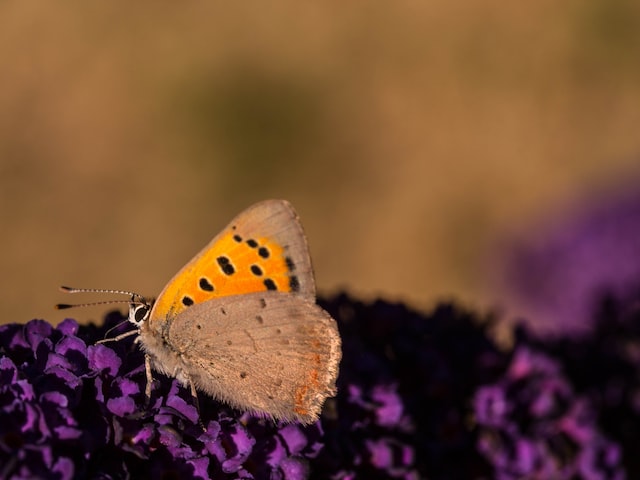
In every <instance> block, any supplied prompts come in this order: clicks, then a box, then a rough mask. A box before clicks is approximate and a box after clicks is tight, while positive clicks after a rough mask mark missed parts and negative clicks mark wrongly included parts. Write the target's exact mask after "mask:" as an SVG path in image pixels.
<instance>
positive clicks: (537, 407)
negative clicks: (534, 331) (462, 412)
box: [474, 346, 625, 480]
mask: <svg viewBox="0 0 640 480" xmlns="http://www.w3.org/2000/svg"><path fill="white" fill-rule="evenodd" d="M474 409H475V414H476V415H475V418H476V422H477V424H478V427H479V435H478V449H479V450H480V451H481V452H482V453H483V454H484V455H485V456H486V457H487V459H488V460H489V461H490V462H491V463H492V464H493V466H494V468H495V477H496V478H500V479H505V480H508V479H519V478H532V479H535V478H540V479H546V478H557V479H563V478H566V479H573V478H588V479H623V478H625V473H624V470H623V469H622V468H621V467H620V454H621V451H620V447H619V446H618V445H617V444H616V443H614V442H612V441H610V440H608V439H607V438H606V437H605V436H604V435H603V434H602V433H601V432H600V430H599V428H598V425H597V421H596V420H597V419H596V416H595V413H594V410H593V406H592V405H591V404H590V403H589V401H588V400H587V399H586V398H584V397H580V396H577V395H575V394H574V391H573V388H572V387H571V385H570V383H569V381H568V380H567V379H566V377H565V376H564V374H563V372H562V369H561V368H560V365H559V364H558V363H557V362H556V361H554V360H553V359H551V358H550V357H548V356H547V355H546V354H544V353H542V352H537V351H535V350H532V349H531V348H529V347H526V346H520V347H519V348H518V349H517V350H515V352H514V354H513V357H512V360H511V364H510V365H509V367H508V369H507V371H506V373H505V375H504V376H503V378H502V379H501V380H499V381H498V382H496V383H494V384H491V385H486V386H483V387H480V388H479V389H478V391H477V392H476V395H475V398H474Z"/></svg>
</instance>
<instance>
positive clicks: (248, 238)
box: [150, 200, 315, 322]
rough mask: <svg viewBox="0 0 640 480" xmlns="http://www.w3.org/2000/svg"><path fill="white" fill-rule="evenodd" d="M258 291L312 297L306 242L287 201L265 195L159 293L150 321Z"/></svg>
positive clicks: (238, 217) (313, 294)
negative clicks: (193, 306) (222, 299)
mask: <svg viewBox="0 0 640 480" xmlns="http://www.w3.org/2000/svg"><path fill="white" fill-rule="evenodd" d="M261 291H278V292H287V293H295V294H299V295H301V296H303V297H305V298H307V299H311V300H315V283H314V279H313V269H312V267H311V260H310V258H309V252H308V247H307V241H306V238H305V235H304V232H303V230H302V226H301V225H300V222H299V220H298V216H297V214H296V213H295V211H294V210H293V207H291V205H290V204H289V203H288V202H286V201H284V200H267V201H264V202H261V203H258V204H256V205H254V206H253V207H250V208H249V209H247V210H245V211H244V212H242V213H241V214H240V215H238V216H237V217H236V218H235V219H233V221H232V222H231V223H230V224H229V225H228V226H227V227H226V228H225V229H224V230H223V231H222V232H221V233H220V234H219V235H218V236H216V237H215V238H214V239H213V240H212V241H211V242H210V243H209V244H208V245H207V246H206V247H205V248H204V249H203V250H202V251H201V252H200V253H198V255H196V256H195V257H194V258H193V259H192V260H191V261H190V262H189V263H188V264H187V265H185V267H184V268H183V269H182V270H180V271H179V272H178V273H177V274H176V275H175V276H174V277H173V279H172V280H171V281H170V282H169V283H168V284H167V286H166V287H165V288H164V290H163V291H162V293H161V294H160V295H159V297H158V299H157V301H156V303H155V304H154V306H153V310H152V312H151V317H150V321H151V322H153V321H154V320H165V319H168V318H172V317H174V316H175V315H177V314H179V313H180V312H182V311H184V310H185V309H186V308H188V307H189V306H191V305H193V304H196V303H202V302H205V301H207V300H211V299H214V298H218V297H222V296H229V295H240V294H246V293H253V292H261Z"/></svg>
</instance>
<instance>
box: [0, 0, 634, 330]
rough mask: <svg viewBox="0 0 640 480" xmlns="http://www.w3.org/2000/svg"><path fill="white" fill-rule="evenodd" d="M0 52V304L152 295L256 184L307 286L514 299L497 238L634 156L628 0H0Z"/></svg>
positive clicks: (538, 220)
mask: <svg viewBox="0 0 640 480" xmlns="http://www.w3.org/2000/svg"><path fill="white" fill-rule="evenodd" d="M0 51H1V55H2V63H1V66H0V72H1V75H0V215H1V217H2V224H3V225H4V231H3V234H2V236H1V237H0V247H1V248H0V269H1V272H2V276H1V280H0V281H1V282H2V285H1V290H2V302H1V304H0V308H1V310H2V320H3V321H4V322H25V321H27V320H30V319H31V318H36V317H40V318H46V319H48V320H50V321H52V322H54V323H57V322H58V321H60V320H62V318H64V317H65V315H71V316H73V317H74V318H78V319H79V320H80V321H83V320H92V319H100V318H101V316H102V313H103V312H104V311H105V310H106V308H94V309H88V310H82V311H80V310H78V311H74V312H69V311H66V312H58V311H54V310H53V309H52V305H53V304H55V303H57V302H68V301H70V300H71V301H73V300H84V299H90V298H85V297H83V298H69V297H67V296H64V295H63V294H62V293H59V292H58V291H57V287H58V285H60V284H65V285H66V284H68V285H72V286H81V287H105V288H122V289H132V290H135V291H136V292H139V293H141V294H144V295H149V296H154V295H157V294H158V293H159V292H160V290H161V289H162V287H163V286H164V284H165V283H166V282H167V281H168V280H169V279H170V278H171V276H172V275H173V274H174V273H175V272H176V271H177V270H178V269H179V268H180V267H181V266H182V265H183V264H184V263H185V262H186V261H187V260H189V259H190V258H191V257H192V256H193V255H194V254H195V253H196V252H197V251H199V250H200V248H202V247H203V246H204V245H205V244H206V243H207V242H208V241H209V240H210V239H211V238H212V237H213V236H214V235H215V234H216V233H217V232H218V231H219V230H220V229H221V228H222V227H223V226H224V225H226V223H227V222H228V221H229V220H230V219H231V218H232V217H233V216H234V215H235V214H237V213H238V212H240V211H241V210H242V209H243V208H245V207H247V206H249V205H250V204H252V203H253V202H256V201H259V200H262V199H266V198H285V199H288V200H289V201H291V202H292V203H293V204H294V206H295V207H296V209H297V210H298V213H299V214H300V216H301V217H302V220H303V224H304V226H305V229H306V231H307V235H308V237H309V243H310V248H311V253H312V258H313V261H314V265H315V268H316V277H317V284H318V289H319V292H320V294H321V295H330V294H332V293H335V292H338V291H340V290H343V289H346V290H347V291H349V292H351V293H353V294H354V295H356V296H358V297H359V298H362V299H365V300H367V299H373V298H375V297H377V296H383V297H385V298H386V299H390V300H402V301H407V302H409V303H410V304H411V305H414V306H416V307H417V308H429V307H430V306H432V305H433V304H434V303H435V302H438V301H441V300H449V299H455V300H457V301H459V302H461V303H462V304H464V305H468V306H472V307H475V308H481V309H493V308H496V306H499V308H500V309H502V311H503V312H505V315H507V316H510V315H518V314H520V313H522V312H521V311H520V310H519V309H518V306H517V305H515V304H512V305H509V301H508V299H507V295H503V292H504V290H501V288H503V287H501V286H500V285H501V281H502V285H504V276H501V273H500V272H501V268H502V267H501V266H500V262H501V261H502V260H501V254H500V252H501V249H502V248H507V247H504V246H505V245H509V242H510V241H511V240H509V239H511V238H514V237H518V238H527V236H528V233H527V232H531V231H537V230H539V228H541V227H540V225H545V224H546V222H548V219H549V217H550V216H551V215H556V214H558V212H564V211H571V208H574V206H575V205H576V204H579V203H581V202H582V201H583V199H591V200H592V199H593V198H596V197H597V198H605V197H607V196H609V195H610V194H611V192H618V191H619V190H621V189H625V190H628V189H633V188H634V187H635V185H634V181H633V179H634V178H637V174H638V166H639V161H638V160H639V156H638V154H639V152H640V134H639V127H640V62H639V61H638V59H640V4H638V2H634V1H632V0H581V1H568V2H555V1H553V2H552V1H536V2H533V1H528V2H514V3H508V2H507V3H505V2H504V1H494V2H492V1H488V2H481V3H477V2H457V3H456V2H454V3H451V2H444V1H440V2H438V1H436V2H409V1H395V2H370V1H355V2H339V3H338V2H326V3H323V4H303V3H300V2H294V1H282V2H270V3H269V4H265V3H263V2H248V3H247V2H236V3H226V4H220V5H218V4H215V3H210V2H191V3H187V4H183V3H171V2H154V3H151V2H135V3H127V4H124V3H119V2H118V3H111V2H109V3H100V4H96V3H84V2H68V3H64V4H61V3H56V4H47V3H41V4H33V3H30V2H9V3H3V4H2V5H0ZM501 278H502V280H500V279H501ZM507 283H508V282H507Z"/></svg>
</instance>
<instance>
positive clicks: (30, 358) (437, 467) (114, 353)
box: [0, 295, 640, 480]
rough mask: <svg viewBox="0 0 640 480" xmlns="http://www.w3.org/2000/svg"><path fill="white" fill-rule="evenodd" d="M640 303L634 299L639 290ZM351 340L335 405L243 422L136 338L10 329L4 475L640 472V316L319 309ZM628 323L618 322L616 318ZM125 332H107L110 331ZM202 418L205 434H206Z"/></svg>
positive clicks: (63, 328) (0, 354)
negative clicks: (494, 333)
mask: <svg viewBox="0 0 640 480" xmlns="http://www.w3.org/2000/svg"><path fill="white" fill-rule="evenodd" d="M635 298H637V297H635ZM322 305H323V307H324V308H325V309H326V310H327V311H329V312H330V313H331V315H332V316H333V317H334V318H335V319H336V320H337V323H338V327H339V329H340V333H341V336H342V341H343V359H342V362H341V365H340V375H339V377H338V381H337V386H338V395H337V396H336V397H335V398H330V399H328V400H327V402H326V404H325V407H324V410H323V414H322V417H321V419H320V421H319V422H317V423H316V424H313V425H310V426H307V427H303V426H301V425H299V424H296V423H291V424H280V423H275V422H273V421H270V420H265V419H261V418H257V417H255V416H251V415H248V414H246V413H245V414H243V413H241V412H238V411H235V410H233V409H230V408H228V407H226V406H224V405H221V404H220V403H218V402H216V401H214V400H213V399H211V398H209V397H208V396H206V395H203V394H200V395H199V400H200V415H198V412H197V410H196V408H195V406H194V402H193V399H192V397H191V394H190V392H189V391H188V390H187V389H185V388H183V387H181V386H179V385H178V383H177V382H176V381H174V380H173V379H170V378H168V377H165V376H162V375H159V374H155V375H154V377H155V381H154V385H153V389H152V397H151V399H150V401H149V402H147V401H146V398H145V395H144V387H145V384H146V383H145V382H146V378H145V373H144V367H143V364H144V362H143V355H142V353H141V352H140V350H139V348H138V347H137V346H136V345H135V344H134V343H133V339H132V338H131V337H130V338H127V339H124V340H122V341H120V342H114V343H108V344H103V345H101V344H96V341H98V340H99V339H102V338H104V337H105V333H106V331H107V330H108V329H109V328H111V327H113V326H114V325H117V324H118V323H119V322H121V321H122V317H121V316H120V315H119V314H118V315H116V314H112V315H109V316H107V318H106V321H105V324H104V325H103V326H101V327H97V326H94V325H88V326H79V325H78V324H77V323H76V322H75V321H72V320H66V321H64V322H63V323H61V324H60V325H59V326H58V327H56V328H54V327H52V326H51V325H49V324H47V323H46V322H44V321H36V320H34V321H31V322H29V323H27V324H25V325H17V324H11V325H4V326H0V478H34V477H46V478H59V479H66V478H105V479H108V478H121V477H131V478H157V477H165V478H166V477H178V478H249V479H250V478H254V479H261V478H269V479H298V478H318V479H324V478H332V479H354V478H399V479H418V478H431V479H447V478H469V479H484V478H504V479H508V478H522V477H526V478H559V479H562V478H585V479H588V480H591V479H608V478H611V479H618V478H620V479H621V478H625V471H626V474H627V475H628V476H629V478H635V477H636V476H637V475H638V474H640V465H639V464H638V462H640V460H639V459H637V458H636V457H637V456H634V455H633V454H630V453H629V452H633V450H634V449H635V448H636V446H637V442H638V439H639V437H640V433H638V432H640V401H638V399H639V398H640V375H639V373H640V353H638V352H640V309H639V308H638V307H637V305H636V304H635V303H634V302H633V301H630V302H627V303H626V304H625V305H627V306H626V307H625V308H624V309H623V308H622V307H621V306H620V305H619V304H617V303H615V302H612V301H606V302H604V303H603V308H602V309H601V313H600V317H601V318H600V321H599V322H597V325H599V326H596V327H595V328H594V330H593V332H594V335H593V336H590V335H586V336H581V337H579V338H572V339H564V340H550V339H545V338H538V337H535V336H534V335H533V334H532V333H531V332H530V331H528V330H527V329H526V327H522V328H520V329H519V330H517V332H516V344H515V347H514V348H513V350H512V351H502V350H500V349H499V348H498V347H497V346H496V345H495V343H494V342H493V340H492V339H491V335H490V334H489V331H490V328H492V321H491V319H485V318H479V317H477V316H474V315H472V314H470V313H468V312H464V311H462V310H460V309H458V308H454V307H453V306H451V305H441V306H439V307H438V308H436V309H435V310H434V311H433V312H432V313H431V314H429V315H424V314H421V313H418V312H416V311H413V310H411V309H409V308H407V307H406V306H404V305H401V304H391V303H387V302H383V301H377V302H374V303H371V304H365V303H362V302H359V301H356V300H353V299H351V298H349V297H348V296H346V295H340V296H337V297H335V298H333V299H331V300H327V301H324V302H322ZM621 312H625V313H624V314H622V313H621ZM115 334H117V333H116V332H112V333H111V334H110V335H109V336H113V335H115ZM199 421H201V422H202V424H204V426H205V427H206V428H205V429H204V430H203V428H202V426H201V424H200V423H199Z"/></svg>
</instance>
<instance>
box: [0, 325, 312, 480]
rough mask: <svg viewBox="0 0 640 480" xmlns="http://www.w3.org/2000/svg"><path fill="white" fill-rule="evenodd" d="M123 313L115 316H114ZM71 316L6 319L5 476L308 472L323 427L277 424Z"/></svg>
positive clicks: (1, 336) (0, 375) (2, 366)
mask: <svg viewBox="0 0 640 480" xmlns="http://www.w3.org/2000/svg"><path fill="white" fill-rule="evenodd" d="M114 320H121V319H120V318H115V317H111V318H110V319H108V321H107V325H111V324H112V323H113V321H114ZM103 334H104V330H102V329H97V328H95V327H79V326H78V324H77V323H76V322H75V321H73V320H65V321H64V322H62V323H61V324H60V325H59V326H58V327H57V328H53V327H52V326H51V325H50V324H48V323H46V322H44V321H41V320H33V321H31V322H29V323H27V324H26V325H17V324H11V325H4V326H1V327H0V478H59V479H70V478H129V477H131V478H160V477H162V476H165V477H166V476H173V477H177V478H280V479H298V478H306V477H308V469H309V465H308V460H309V458H311V457H313V456H315V455H317V453H318V451H319V449H320V447H321V443H320V440H321V437H322V432H321V427H320V424H319V423H317V424H315V425H311V426H309V427H301V426H299V425H296V424H289V425H278V424H275V423H274V422H272V421H266V420H264V419H259V418H255V417H251V416H249V415H241V416H238V415H237V414H235V413H234V412H233V411H231V410H229V409H226V408H225V407H224V406H221V405H220V404H218V403H216V402H214V401H213V400H211V399H208V398H207V397H204V396H201V415H200V419H201V421H202V423H203V424H204V426H205V427H206V428H205V429H204V430H203V428H202V426H201V425H200V424H199V423H198V412H197V410H196V408H195V407H194V404H193V399H192V398H191V394H190V393H189V392H188V391H187V390H186V389H184V388H182V387H181V386H179V385H178V383H177V382H176V381H173V380H171V379H168V378H166V377H159V378H158V381H157V382H156V384H159V386H156V388H154V390H153V395H152V398H151V401H150V402H149V405H146V399H145V395H144V385H145V375H144V368H143V359H142V356H141V354H140V352H139V350H138V349H137V348H136V347H135V346H133V345H132V342H131V341H130V340H131V339H128V340H123V341H121V342H118V343H113V344H109V346H107V345H94V344H93V343H95V341H96V340H98V339H100V338H103Z"/></svg>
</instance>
